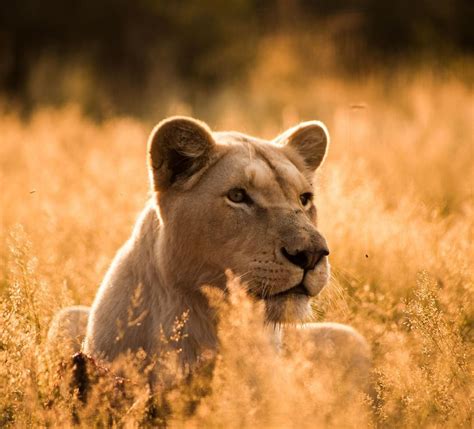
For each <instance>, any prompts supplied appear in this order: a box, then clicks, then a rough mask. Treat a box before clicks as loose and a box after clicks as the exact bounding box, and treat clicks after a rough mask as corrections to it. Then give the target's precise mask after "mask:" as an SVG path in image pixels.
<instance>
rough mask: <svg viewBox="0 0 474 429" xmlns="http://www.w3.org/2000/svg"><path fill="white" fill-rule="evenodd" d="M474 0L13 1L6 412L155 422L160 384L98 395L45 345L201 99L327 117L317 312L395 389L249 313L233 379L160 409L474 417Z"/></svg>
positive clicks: (6, 95) (258, 123)
mask: <svg viewBox="0 0 474 429" xmlns="http://www.w3.org/2000/svg"><path fill="white" fill-rule="evenodd" d="M473 8H474V3H473V2H472V1H468V0H438V1H428V0H418V1H413V0H411V1H410V0H398V1H381V0H347V1H342V0H332V1H329V0H321V1H302V0H299V1H298V0H279V1H274V2H270V1H267V0H261V1H250V0H228V1H225V2H223V1H216V0H202V1H199V2H198V1H190V0H183V1H180V2H164V1H161V0H156V1H152V0H137V1H132V0H129V1H126V0H114V1H112V0H101V1H90V0H82V1H76V0H74V1H69V2H64V1H59V0H43V1H41V2H40V1H34V0H17V1H12V2H2V4H1V5H0V362H1V363H0V427H5V426H6V427H32V426H33V427H35V426H40V427H44V426H48V427H55V426H56V427H68V426H71V425H72V424H73V421H75V422H76V424H78V425H82V426H84V427H95V426H98V427H104V426H109V425H111V424H116V425H125V426H127V425H128V427H135V426H137V425H139V422H146V421H147V420H146V419H147V418H148V417H149V414H147V409H146V403H147V402H146V400H147V392H146V389H145V388H144V386H141V387H142V388H141V389H140V388H139V387H136V389H135V388H134V389H135V390H133V391H132V392H129V394H128V396H126V397H123V398H122V399H123V401H122V400H121V399H120V398H117V396H116V395H115V393H116V391H115V390H114V388H113V386H110V385H107V383H104V384H101V385H100V386H99V387H98V388H97V389H96V390H95V391H94V393H93V397H94V398H95V399H94V400H92V401H90V403H89V407H86V408H81V406H80V404H78V402H77V398H76V397H75V396H74V395H73V394H71V391H70V389H69V388H68V386H67V383H66V382H65V381H64V380H65V377H64V372H58V371H57V370H56V367H53V366H52V365H48V364H47V362H46V363H45V359H46V354H45V352H44V350H45V348H44V346H45V338H46V333H47V329H48V326H49V323H50V320H51V318H52V317H53V315H54V314H55V312H56V311H58V309H60V308H61V307H64V306H67V305H71V304H85V305H90V304H91V302H92V300H93V298H94V295H95V293H96V290H97V287H98V285H99V284H100V282H101V279H102V278H103V276H104V274H105V272H106V270H107V268H108V266H109V264H110V261H111V259H112V258H113V256H114V254H115V252H116V251H117V249H118V248H119V247H120V246H121V245H122V244H123V243H124V241H125V240H126V239H127V238H128V237H129V235H130V232H131V229H132V225H133V223H134V222H135V219H136V217H137V215H138V213H139V212H140V210H141V209H142V208H143V206H144V204H145V203H146V201H147V198H148V197H149V188H148V177H147V172H146V166H145V158H146V139H147V136H148V133H149V132H150V130H151V128H152V126H153V125H154V124H155V123H157V122H158V121H160V120H161V119H163V118H164V117H166V116H169V115H176V114H185V115H192V116H195V117H197V118H199V119H202V120H205V121H206V122H207V123H208V124H209V125H210V126H211V128H213V129H220V130H222V129H236V130H239V131H242V132H247V133H250V134H254V135H257V136H260V137H263V138H268V139H271V138H273V137H275V136H276V135H278V134H279V133H281V132H282V131H284V130H285V129H286V128H288V127H290V126H293V125H295V124H296V123H298V122H299V121H302V120H311V119H319V120H323V121H324V122H325V123H326V124H327V126H328V128H329V132H330V134H331V146H330V150H329V155H328V157H327V160H326V162H325V164H324V165H323V167H322V168H321V169H320V171H319V172H318V174H317V175H316V181H315V183H316V192H315V198H316V203H317V205H318V212H319V219H320V220H319V222H320V229H321V231H322V232H323V234H324V235H325V236H326V237H327V239H328V243H329V246H330V248H331V265H332V273H333V275H332V279H331V283H330V285H329V286H328V287H327V288H325V290H324V291H323V292H322V293H321V295H320V296H319V297H318V298H317V299H316V300H315V301H314V320H315V321H318V320H326V321H328V320H329V321H335V322H341V323H347V324H350V325H351V326H354V327H355V328H357V329H358V330H359V331H360V332H361V333H362V334H363V335H364V336H365V337H366V338H367V340H368V342H369V344H370V346H371V349H372V352H373V356H374V371H373V382H374V388H375V391H376V399H375V400H373V399H369V398H362V399H364V400H363V401H348V399H347V397H345V396H344V394H343V392H341V390H340V389H339V390H338V389H337V386H335V388H334V389H333V388H332V387H334V386H332V387H328V386H331V377H330V376H329V377H328V374H323V378H320V377H319V376H318V375H317V374H316V375H315V373H313V372H312V368H314V365H313V364H314V363H313V362H308V361H307V360H306V358H305V356H304V353H303V354H302V355H301V356H297V357H296V358H295V359H291V360H288V359H287V360H284V358H281V359H283V361H282V360H281V359H280V358H279V357H276V356H275V355H274V354H272V353H270V354H269V353H267V352H265V351H264V348H262V347H259V346H258V344H257V343H258V338H260V337H259V334H257V333H258V332H260V331H259V328H258V327H256V325H252V323H250V322H249V321H251V320H252V317H253V312H252V311H249V308H250V307H248V306H242V307H240V306H239V307H238V308H234V309H232V310H231V311H230V312H229V314H231V315H232V316H231V317H230V321H228V323H227V328H228V329H227V331H226V330H225V329H224V332H223V334H222V336H221V342H222V345H223V348H222V351H223V354H224V358H223V359H222V361H220V363H219V364H218V367H217V370H216V373H215V374H216V375H215V377H214V379H213V381H212V391H211V392H209V391H208V396H207V397H206V398H205V399H204V400H203V401H202V402H201V403H198V405H196V409H195V413H194V414H190V413H189V412H188V411H186V407H185V406H182V403H183V402H186V400H187V399H189V398H192V397H193V395H194V394H195V392H194V391H188V392H186V391H185V392H173V395H174V396H172V397H170V401H169V404H171V405H169V404H168V405H167V406H166V407H164V408H163V409H161V411H160V412H161V414H160V412H159V413H158V417H159V416H161V417H160V418H165V417H166V416H167V418H168V419H169V421H168V423H169V425H170V426H171V427H190V428H192V427H226V428H231V427H236V428H242V427H249V428H253V427H308V428H313V427H335V428H340V427H354V428H360V427H389V428H391V427H393V428H398V427H404V428H417V429H419V428H420V427H430V428H435V427H443V428H471V427H472V423H473V421H472V416H473V413H472V400H471V399H472V391H473V388H472V387H473V383H472V374H473V367H472V363H473V362H474V359H473V348H472V344H473V340H474V333H473V326H474V300H473V292H474V276H473V261H474V248H473V245H472V244H473V242H474V221H473V220H474V197H473V184H474V141H473V124H474V88H473V83H474V59H473V54H474V36H473V34H474V33H473V29H474V25H473V24H472V23H473V22H474V16H473ZM245 309H246V310H245ZM249 313H250V314H249ZM296 349H298V347H296ZM321 380H325V381H324V382H322V381H321ZM326 382H327V383H326ZM65 383H66V384H65ZM198 390H199V389H198ZM114 392H115V393H114ZM364 404H365V405H364ZM173 407H174V408H173ZM180 407H181V408H180ZM341 408H342V412H341ZM74 416H75V417H74ZM147 416H148V417H147ZM163 416H165V417H163ZM73 417H74V419H73ZM158 420H159V419H158ZM148 423H150V421H149V420H148ZM152 423H153V422H152ZM154 423H155V424H158V423H163V422H162V421H154Z"/></svg>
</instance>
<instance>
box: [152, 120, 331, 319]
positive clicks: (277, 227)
mask: <svg viewBox="0 0 474 429" xmlns="http://www.w3.org/2000/svg"><path fill="white" fill-rule="evenodd" d="M328 143H329V137H328V133H327V130H326V127H325V126H324V125H323V124H322V123H320V122H317V121H312V122H305V123H302V124H300V125H298V126H296V127H294V128H292V129H290V130H288V131H287V132H285V133H284V134H282V135H281V136H279V137H277V138H276V139H275V140H274V141H265V140H260V139H256V138H253V137H250V136H247V135H244V134H240V133H236V132H211V130H210V129H209V127H208V126H207V125H206V124H204V123H202V122H199V121H196V120H194V119H190V118H184V117H175V118H170V119H167V120H165V121H163V122H161V123H160V124H158V125H157V126H156V127H155V128H154V130H153V132H152V133H151V135H150V139H149V144H148V156H149V165H150V177H151V182H152V188H153V191H154V192H155V195H156V202H157V208H158V212H159V215H160V218H161V220H162V225H161V227H160V236H161V234H163V235H162V236H161V237H163V240H161V239H160V243H161V244H160V246H161V248H160V249H157V255H158V256H157V258H158V264H159V268H160V272H161V273H162V276H163V277H164V278H163V280H164V282H166V283H167V284H173V285H175V286H174V287H178V288H180V289H181V291H182V293H191V288H196V287H200V286H201V285H204V284H210V285H214V286H217V287H219V288H222V289H225V284H226V276H225V271H226V270H227V269H230V270H231V271H232V272H233V273H234V274H235V275H237V276H240V278H241V279H242V284H245V285H246V286H247V287H248V290H249V293H250V294H251V295H253V296H254V297H257V298H258V299H262V300H264V302H265V306H266V316H267V319H268V321H271V322H287V321H291V322H296V321H303V320H305V319H306V318H307V317H308V315H309V314H310V304H309V300H310V298H311V297H313V296H315V295H317V294H318V293H319V292H320V291H321V289H322V288H323V287H324V286H325V284H326V283H327V281H328V278H329V264H328V258H327V256H328V254H329V250H328V247H327V244H326V241H325V239H324V238H323V236H322V235H321V234H320V233H319V232H318V230H317V227H316V219H317V215H316V207H315V204H314V201H313V187H312V177H313V173H314V171H315V170H316V169H317V168H318V167H319V166H320V164H321V163H322V161H323V160H324V157H325V155H326V151H327V147H328Z"/></svg>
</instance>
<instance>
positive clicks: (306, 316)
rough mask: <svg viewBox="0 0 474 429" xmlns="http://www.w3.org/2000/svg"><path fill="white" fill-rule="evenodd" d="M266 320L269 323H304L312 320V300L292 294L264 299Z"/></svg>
mask: <svg viewBox="0 0 474 429" xmlns="http://www.w3.org/2000/svg"><path fill="white" fill-rule="evenodd" d="M264 301H265V319H266V321H267V322H268V323H304V322H307V321H308V320H310V318H311V314H312V311H311V305H310V298H309V297H308V296H306V295H299V294H290V295H286V296H281V297H280V296H276V297H269V298H266V299H264Z"/></svg>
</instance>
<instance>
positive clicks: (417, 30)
mask: <svg viewBox="0 0 474 429" xmlns="http://www.w3.org/2000/svg"><path fill="white" fill-rule="evenodd" d="M473 18H474V12H473V5H472V2H470V1H469V0H451V1H448V0H438V1H428V0H420V1H416V2H413V1H410V0H400V1H397V2H380V1H377V0H334V1H328V0H320V1H315V0H313V1H302V0H277V1H268V0H260V1H252V0H229V1H226V2H220V1H215V0H202V1H199V2H196V1H192V0H184V1H182V2H178V3H176V2H166V1H161V0H139V1H131V0H117V1H115V0H102V1H99V2H97V1H91V0H85V1H71V2H63V1H59V0H45V1H42V2H37V1H34V0H22V1H16V2H10V3H4V4H3V5H2V6H1V13H0V58H1V61H0V91H1V92H2V93H4V94H5V95H6V96H7V97H8V98H7V100H8V101H9V102H12V101H13V102H17V103H19V104H20V105H21V107H24V108H31V107H33V106H35V105H37V104H38V103H51V104H56V105H57V104H62V103H65V102H71V101H72V102H77V103H79V104H80V105H81V106H82V107H83V108H84V109H85V111H86V112H87V113H91V114H94V115H101V114H111V113H114V114H115V113H120V114H122V113H126V114H133V115H139V116H141V117H150V118H154V117H158V116H159V115H160V114H162V112H163V110H165V107H164V106H165V105H166V104H167V103H168V102H169V101H170V100H176V99H178V100H180V101H182V102H185V103H189V104H191V105H192V106H193V107H194V108H196V109H199V112H200V113H201V110H202V114H203V115H206V114H208V115H211V114H212V112H208V111H207V109H206V104H208V103H206V100H207V99H208V97H212V96H213V95H214V94H215V93H216V92H220V91H223V90H229V88H235V87H239V89H244V88H245V82H246V81H247V79H248V78H249V75H252V72H253V71H254V70H255V68H256V67H261V66H262V64H261V63H262V61H264V59H265V56H268V55H272V56H273V55H275V54H277V53H278V51H279V50H281V49H284V46H286V47H287V49H290V48H289V47H288V46H287V45H288V44H289V45H291V53H292V55H293V56H295V57H296V59H297V60H298V65H295V64H290V65H287V67H297V68H298V69H299V71H301V72H302V73H304V76H308V75H310V76H313V77H318V76H321V75H322V76H324V75H327V74H331V75H334V73H336V72H337V74H338V75H340V76H341V77H343V78H346V79H349V78H350V79H365V78H367V74H368V73H370V72H373V71H381V72H386V73H388V74H389V75H391V74H392V73H393V72H394V69H397V68H400V67H403V66H409V67H414V66H419V65H428V67H430V68H431V67H434V68H436V69H437V70H439V71H445V72H448V71H449V68H450V66H452V65H453V63H456V61H458V60H460V59H461V58H463V56H464V55H469V56H470V55H472V52H473V49H474V33H473V26H472V20H473ZM282 39H284V40H282ZM282 44H283V45H284V46H281V45H282ZM262 58H263V60H262ZM291 60H294V59H289V58H284V57H283V58H279V59H276V60H275V61H281V62H283V63H284V62H286V61H290V62H293V61H291ZM268 67H269V68H272V67H284V66H283V64H268ZM471 77H472V76H471ZM387 78H389V77H388V76H387ZM284 80H285V79H284ZM285 83H286V82H285ZM242 85H243V88H242ZM153 115H154V116H153Z"/></svg>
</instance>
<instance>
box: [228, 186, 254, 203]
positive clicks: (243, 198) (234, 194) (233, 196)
mask: <svg viewBox="0 0 474 429" xmlns="http://www.w3.org/2000/svg"><path fill="white" fill-rule="evenodd" d="M227 198H229V200H230V201H232V202H233V203H247V204H248V203H251V202H252V200H251V199H250V197H249V196H248V194H247V192H245V189H242V188H233V189H231V190H230V191H229V192H227Z"/></svg>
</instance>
